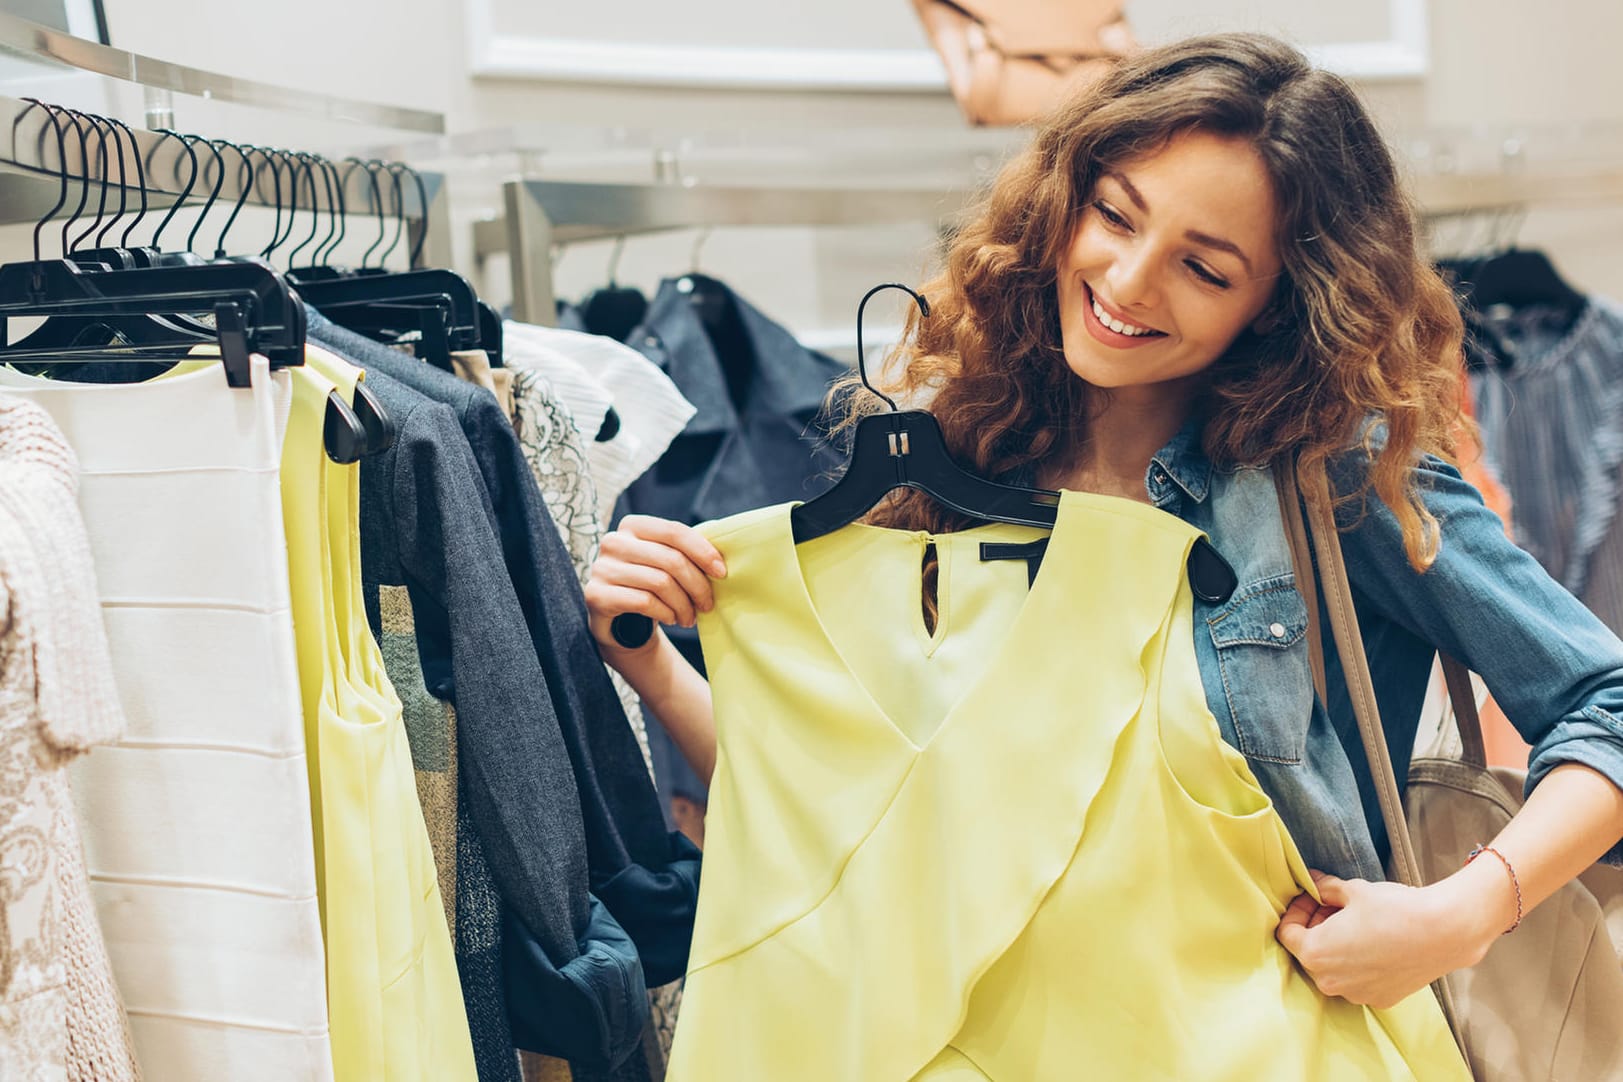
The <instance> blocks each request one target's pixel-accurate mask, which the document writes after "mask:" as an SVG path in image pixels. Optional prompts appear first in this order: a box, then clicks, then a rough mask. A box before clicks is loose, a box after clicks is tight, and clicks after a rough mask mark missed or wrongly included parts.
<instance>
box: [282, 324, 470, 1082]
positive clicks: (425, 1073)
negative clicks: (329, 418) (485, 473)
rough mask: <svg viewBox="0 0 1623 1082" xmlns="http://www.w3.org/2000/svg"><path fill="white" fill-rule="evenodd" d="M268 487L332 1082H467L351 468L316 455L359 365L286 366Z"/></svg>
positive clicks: (461, 1016)
mask: <svg viewBox="0 0 1623 1082" xmlns="http://www.w3.org/2000/svg"><path fill="white" fill-rule="evenodd" d="M292 375H293V391H294V394H293V408H292V415H291V417H290V420H289V423H288V432H287V439H286V441H285V445H284V450H283V455H282V471H281V491H282V501H283V519H284V522H285V525H286V531H287V551H288V569H289V573H290V578H291V582H292V600H293V627H294V638H295V643H296V646H297V649H298V657H299V677H300V684H301V687H302V689H303V695H304V715H305V744H306V749H307V751H308V752H309V762H310V766H311V773H310V779H311V792H312V794H313V797H312V808H313V811H314V813H315V814H314V817H313V818H314V823H315V838H316V858H317V866H316V882H317V890H318V897H319V898H320V902H321V913H322V927H323V928H324V930H325V932H326V946H327V951H326V954H327V1002H328V1010H329V1014H330V1019H331V1027H332V1048H333V1070H334V1074H335V1075H336V1076H337V1079H338V1082H348V1080H355V1082H374V1080H385V1079H386V1080H391V1082H412V1080H427V1079H435V1080H438V1079H442V1078H471V1077H472V1076H473V1074H474V1059H473V1048H472V1044H471V1042H470V1038H469V1032H468V1023H467V1017H466V1014H465V1012H464V1009H463V1004H462V992H461V988H460V986H459V984H458V980H457V971H456V962H455V957H454V954H453V951H452V945H451V933H450V929H449V928H448V927H447V926H446V924H445V917H444V908H443V904H442V902H441V899H440V897H439V886H438V878H437V875H436V873H435V867H434V859H433V851H432V847H431V844H430V841H429V837H428V832H427V829H426V827H425V826H424V823H423V818H422V813H421V810H420V807H419V805H418V802H417V788H416V782H415V778H414V775H413V771H412V758H411V748H410V745H409V743H408V741H407V736H406V731H405V728H404V726H403V725H402V724H401V704H400V699H399V697H398V696H397V695H396V693H395V690H394V687H393V686H392V685H391V684H390V683H389V680H388V677H387V675H386V674H385V673H384V669H383V658H382V655H381V652H380V651H379V649H378V646H377V643H376V640H375V639H374V638H373V637H372V633H371V631H370V629H369V628H368V627H367V626H366V623H365V606H364V604H363V602H362V600H361V597H362V591H361V559H360V556H361V546H360V522H359V519H360V502H361V501H360V467H359V466H356V465H354V464H349V465H344V464H340V463H336V462H333V461H332V459H331V458H330V457H328V455H327V454H326V451H325V448H324V446H323V435H322V432H323V422H324V418H325V416H326V411H327V405H328V402H329V399H330V397H331V396H332V395H334V394H336V395H338V396H339V397H340V398H342V399H343V400H344V401H346V402H351V403H353V401H354V398H355V388H356V385H357V383H358V382H359V376H360V375H361V373H360V371H359V370H358V369H356V368H354V367H353V366H351V365H348V364H345V363H344V362H343V361H341V360H339V359H338V358H336V357H334V356H332V355H331V354H328V353H325V352H323V351H321V350H319V349H317V348H315V347H310V348H308V349H307V350H306V352H305V363H304V365H303V366H301V367H299V368H297V369H294V370H293V372H292Z"/></svg>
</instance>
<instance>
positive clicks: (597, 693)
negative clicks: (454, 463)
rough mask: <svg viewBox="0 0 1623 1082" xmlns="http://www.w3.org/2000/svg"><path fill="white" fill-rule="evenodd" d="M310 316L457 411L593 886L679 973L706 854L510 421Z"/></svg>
mask: <svg viewBox="0 0 1623 1082" xmlns="http://www.w3.org/2000/svg"><path fill="white" fill-rule="evenodd" d="M311 320H312V328H311V332H310V333H311V334H312V335H313V336H317V337H320V338H321V339H323V340H325V341H331V342H334V343H335V344H337V345H338V346H339V347H340V348H342V349H344V350H346V352H349V353H350V355H351V356H358V357H360V358H362V359H363V363H364V364H365V365H366V366H367V367H368V369H369V370H371V369H375V370H377V371H379V372H382V373H385V374H388V375H389V376H390V377H391V379H392V380H398V381H401V382H404V383H406V384H408V385H409V386H411V387H412V388H414V389H415V390H417V391H418V392H420V393H423V394H426V395H429V396H430V397H432V398H434V399H436V400H438V401H441V402H444V403H448V404H450V405H451V406H452V408H453V410H454V411H455V415H456V416H457V418H458V420H459V421H460V424H461V428H462V431H463V433H464V435H465V437H466V441H467V443H468V445H469V446H471V448H472V450H473V455H474V460H475V462H476V464H477V465H478V467H479V471H480V476H481V478H482V479H483V481H484V491H485V492H487V493H488V495H489V498H490V504H489V508H490V511H489V516H490V517H489V519H488V522H489V523H490V525H491V527H492V528H493V529H494V531H495V532H496V534H497V536H499V537H500V539H501V548H502V554H503V560H504V564H505V567H506V569H507V571H508V573H509V576H510V581H511V582H512V584H513V587H514V589H515V591H516V593H517V596H518V600H519V604H520V607H521V609H522V612H523V618H524V625H523V626H526V627H527V628H528V630H529V638H530V642H531V646H532V650H533V654H534V657H535V658H536V659H538V660H539V662H540V665H541V668H542V672H543V677H544V678H543V680H541V681H538V682H537V684H536V685H535V686H536V687H538V688H540V689H542V690H544V692H545V693H546V694H547V695H548V696H549V698H550V701H551V706H552V713H553V716H554V717H555V718H556V719H557V724H558V728H559V730H560V731H561V733H562V735H563V741H564V745H565V747H566V748H567V750H568V756H569V758H568V762H569V763H570V764H571V765H572V767H573V773H574V779H575V791H576V794H577V796H578V798H579V801H580V808H581V819H582V822H583V825H584V827H585V833H586V847H587V858H588V866H589V869H590V889H591V891H592V893H593V894H594V895H596V897H597V898H599V899H601V900H602V902H603V904H604V905H605V906H606V907H607V910H608V913H609V914H611V915H612V917H613V919H614V920H615V921H618V923H619V924H620V925H621V926H623V927H624V929H625V931H626V932H627V933H628V934H629V935H630V937H631V941H632V942H633V943H635V945H636V949H637V954H638V955H639V956H640V957H641V963H642V968H643V971H644V975H645V977H646V980H647V982H648V984H649V985H650V986H657V985H660V984H665V983H667V982H669V981H672V980H675V979H676V978H678V977H680V976H681V974H682V972H683V970H684V969H685V968H686V965H687V951H688V945H689V943H690V941H691V937H692V928H693V923H692V922H693V910H694V905H695V904H696V900H697V895H698V868H699V854H698V851H697V849H695V848H694V847H693V846H692V845H691V843H689V842H687V840H686V839H685V838H682V837H681V836H680V835H675V834H668V833H667V832H666V831H665V829H664V823H663V819H662V817H661V815H660V811H659V805H658V800H657V798H656V796H655V793H654V787H653V785H652V783H651V782H650V780H649V777H648V770H647V766H646V763H645V761H644V760H643V757H642V752H641V750H640V749H639V748H638V746H637V743H636V739H635V736H634V734H633V732H632V730H631V726H630V725H629V723H628V722H627V721H626V718H625V714H624V712H623V711H622V709H621V707H620V703H619V699H618V697H617V695H616V694H615V691H614V687H613V685H612V684H611V683H610V681H609V677H608V674H607V672H606V671H605V670H604V667H603V662H602V658H601V657H600V656H599V655H598V652H597V644H596V642H595V640H593V638H592V636H591V632H590V630H589V629H588V627H587V623H586V603H585V599H584V597H583V596H582V594H581V587H580V582H579V579H578V577H577V573H576V571H575V569H574V566H573V565H572V564H571V562H570V559H569V554H568V551H567V550H566V549H565V548H564V546H563V543H562V541H561V540H560V539H559V537H558V532H557V529H556V528H555V527H554V526H553V525H552V523H551V521H550V519H549V516H548V513H547V509H546V505H545V502H544V501H543V499H542V497H541V492H540V489H539V487H538V486H537V484H536V481H535V477H534V475H533V474H532V473H531V472H530V469H529V466H528V465H527V463H526V462H525V460H524V455H523V450H522V447H521V446H520V443H519V440H518V437H517V435H516V434H515V433H514V431H513V427H512V424H511V423H510V422H509V421H508V419H507V417H506V415H505V414H504V413H503V412H502V411H501V408H500V406H499V405H498V404H497V403H496V400H495V398H494V396H492V395H491V394H490V393H489V392H487V391H484V390H483V389H481V388H477V387H472V386H469V385H468V384H466V383H463V382H461V381H459V380H457V379H456V378H455V377H453V376H451V375H449V374H447V373H445V372H441V371H439V370H438V369H436V368H434V367H432V366H430V365H426V364H422V363H420V362H415V361H412V360H410V359H408V358H404V357H400V356H399V355H397V354H393V353H390V352H388V351H386V350H379V349H375V348H371V347H372V345H373V344H371V343H368V342H367V341H366V340H365V339H360V338H359V336H357V335H354V334H352V333H350V332H346V331H344V330H343V329H342V328H338V327H333V326H331V325H330V324H325V321H320V322H317V321H318V320H319V317H318V316H316V315H312V316H311ZM497 566H498V567H500V566H502V565H497ZM458 717H459V719H460V720H461V721H462V724H463V726H464V728H466V725H467V724H468V722H467V719H466V716H465V711H463V710H461V709H459V712H458ZM489 855H490V854H489V851H488V850H487V856H489ZM503 896H504V898H505V897H506V894H505V892H504V894H503ZM507 953H508V957H510V958H515V957H519V956H520V955H519V954H517V953H514V952H507ZM512 998H513V997H511V996H510V997H509V1000H510V1006H511V1000H512ZM643 1016H644V1018H646V1004H645V1007H644V1011H643ZM636 1036H637V1038H638V1039H640V1030H639V1031H638V1033H637V1035H636Z"/></svg>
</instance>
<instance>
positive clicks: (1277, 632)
mask: <svg viewBox="0 0 1623 1082" xmlns="http://www.w3.org/2000/svg"><path fill="white" fill-rule="evenodd" d="M1268 634H1270V635H1272V636H1273V637H1274V638H1276V639H1283V638H1284V637H1285V625H1284V624H1269V625H1268Z"/></svg>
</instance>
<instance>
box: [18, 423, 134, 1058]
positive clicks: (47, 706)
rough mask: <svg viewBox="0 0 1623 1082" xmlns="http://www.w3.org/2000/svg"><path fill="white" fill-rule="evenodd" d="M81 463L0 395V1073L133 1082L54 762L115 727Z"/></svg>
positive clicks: (67, 800)
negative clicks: (81, 494)
mask: <svg viewBox="0 0 1623 1082" xmlns="http://www.w3.org/2000/svg"><path fill="white" fill-rule="evenodd" d="M78 471H79V464H78V461H77V460H76V459H75V458H74V454H73V450H72V448H70V447H69V446H68V444H67V442H66V440H65V439H64V437H63V435H62V433H61V431H60V430H59V429H58V428H57V426H56V425H55V424H54V423H53V422H52V421H51V418H50V416H49V415H48V414H46V412H45V411H44V410H43V409H41V408H40V407H39V406H38V405H35V404H34V403H31V402H26V401H22V400H20V399H17V398H13V397H7V396H6V395H4V394H0V1077H4V1078H6V1079H15V1080H17V1082H56V1080H61V1079H72V1080H75V1082H78V1080H84V1082H91V1080H97V1082H134V1080H135V1079H138V1078H139V1077H140V1071H139V1070H138V1068H137V1067H136V1062H135V1049H134V1047H133V1045H132V1042H131V1037H130V1028H129V1019H128V1018H127V1017H126V1015H125V1013H124V1005H123V1003H122V1002H121V1000H120V998H119V994H118V989H117V988H116V987H115V986H114V983H113V976H112V970H111V963H110V962H109V960H108V957H107V948H106V945H105V944H104V943H103V941H102V935H101V928H100V926H99V925H98V924H97V923H96V915H95V909H94V903H93V902H92V901H91V898H90V884H89V881H88V879H87V877H86V873H85V867H84V855H83V843H82V841H81V840H80V834H79V824H78V821H77V820H76V819H75V817H74V810H73V803H72V797H71V795H70V794H69V791H68V776H67V765H68V763H69V762H70V761H72V760H73V759H75V758H77V757H78V756H80V755H83V754H85V753H86V752H88V751H90V750H91V748H93V747H95V746H96V745H98V744H109V743H112V742H113V741H115V740H117V739H118V738H119V737H120V736H121V735H123V732H124V728H125V719H124V712H123V708H122V707H121V706H120V703H119V698H118V689H117V687H116V686H114V683H113V677H112V659H111V657H110V656H109V653H108V646H107V636H106V632H105V630H104V629H103V627H102V620H101V610H100V606H99V601H98V596H97V592H96V578H95V568H94V566H93V564H92V562H91V555H90V542H89V539H88V538H87V537H86V536H85V526H84V522H83V520H82V519H81V517H80V513H79V507H78V504H77V503H76V501H75V497H76V495H77V490H78Z"/></svg>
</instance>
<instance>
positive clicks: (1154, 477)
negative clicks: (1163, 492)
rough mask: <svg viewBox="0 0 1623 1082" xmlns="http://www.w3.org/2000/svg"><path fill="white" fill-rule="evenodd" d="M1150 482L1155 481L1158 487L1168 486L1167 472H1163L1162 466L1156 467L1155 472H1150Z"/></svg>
mask: <svg viewBox="0 0 1623 1082" xmlns="http://www.w3.org/2000/svg"><path fill="white" fill-rule="evenodd" d="M1150 480H1151V481H1154V482H1155V483H1156V484H1158V485H1164V484H1166V483H1167V471H1165V470H1163V469H1162V468H1161V467H1160V466H1157V467H1155V468H1154V469H1153V470H1151V471H1150Z"/></svg>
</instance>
